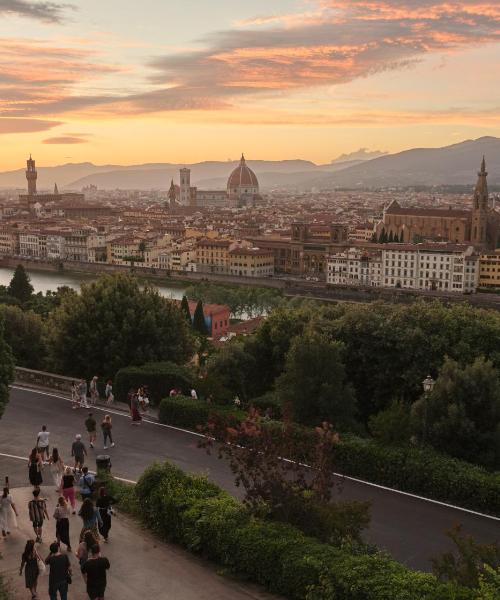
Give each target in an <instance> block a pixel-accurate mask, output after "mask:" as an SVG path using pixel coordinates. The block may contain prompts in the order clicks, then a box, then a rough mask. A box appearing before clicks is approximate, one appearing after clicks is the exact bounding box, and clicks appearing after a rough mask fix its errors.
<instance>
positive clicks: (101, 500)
mask: <svg viewBox="0 0 500 600" xmlns="http://www.w3.org/2000/svg"><path fill="white" fill-rule="evenodd" d="M115 502H116V501H115V499H114V498H113V496H110V495H109V494H108V493H107V491H106V488H105V487H103V486H101V487H100V488H99V495H98V497H97V501H96V503H95V504H96V506H97V508H98V509H99V512H100V514H101V520H102V525H100V526H99V533H100V534H101V535H102V537H103V538H104V541H105V542H106V543H107V542H108V538H109V530H110V529H111V515H112V514H113V508H112V506H113V504H115Z"/></svg>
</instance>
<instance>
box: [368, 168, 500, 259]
mask: <svg viewBox="0 0 500 600" xmlns="http://www.w3.org/2000/svg"><path fill="white" fill-rule="evenodd" d="M487 177H488V173H487V171H486V162H485V159H484V158H483V161H482V163H481V169H480V171H479V173H478V179H477V183H476V187H475V190H474V195H473V198H472V206H471V209H470V210H454V209H437V208H436V209H421V208H403V207H401V206H400V204H399V203H398V202H397V201H396V200H394V201H392V202H391V203H390V204H389V206H387V207H386V208H385V209H384V214H383V218H382V220H381V221H380V222H379V223H377V225H376V229H375V232H376V234H377V236H378V237H379V236H380V234H381V233H382V232H383V231H385V233H386V234H387V235H388V236H389V235H390V233H391V232H392V234H393V236H394V235H397V236H398V239H399V240H400V241H401V242H405V243H410V244H411V243H414V242H422V241H429V240H432V241H448V242H453V243H457V244H461V243H464V242H471V243H472V244H474V245H475V246H478V247H480V248H495V247H496V246H497V244H498V235H499V233H500V228H499V225H500V218H499V214H498V213H497V212H496V211H495V210H494V209H493V208H491V206H490V202H489V197H488V183H487Z"/></svg>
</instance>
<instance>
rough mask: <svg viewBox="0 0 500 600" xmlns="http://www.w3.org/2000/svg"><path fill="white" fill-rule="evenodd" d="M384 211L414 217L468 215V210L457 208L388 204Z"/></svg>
mask: <svg viewBox="0 0 500 600" xmlns="http://www.w3.org/2000/svg"><path fill="white" fill-rule="evenodd" d="M385 213H386V214H387V215H408V216H415V217H438V218H442V219H449V218H467V217H469V216H470V211H468V210H457V209H451V208H448V209H446V208H400V207H398V206H392V205H391V206H390V207H389V208H388V209H387V210H386V211H385Z"/></svg>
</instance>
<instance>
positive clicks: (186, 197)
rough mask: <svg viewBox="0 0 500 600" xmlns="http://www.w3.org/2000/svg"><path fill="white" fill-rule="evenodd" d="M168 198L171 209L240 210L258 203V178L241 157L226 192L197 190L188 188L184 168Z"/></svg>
mask: <svg viewBox="0 0 500 600" xmlns="http://www.w3.org/2000/svg"><path fill="white" fill-rule="evenodd" d="M168 198H169V205H170V207H171V208H174V206H175V204H176V203H177V204H178V205H180V206H182V207H186V206H188V207H191V208H205V207H220V208H223V207H230V208H242V207H245V206H255V205H256V204H257V203H258V201H259V200H260V199H261V197H260V195H259V182H258V180H257V176H256V175H255V173H254V172H253V171H252V169H250V167H249V166H248V165H247V163H246V160H245V157H244V156H243V154H242V155H241V160H240V163H239V165H238V166H237V167H236V168H235V169H234V170H233V172H232V173H231V175H230V176H229V179H228V181H227V187H226V189H225V190H199V189H198V188H196V187H193V186H191V170H190V169H187V168H183V169H181V170H180V185H179V186H176V185H175V184H174V182H173V181H172V183H171V185H170V189H169V192H168Z"/></svg>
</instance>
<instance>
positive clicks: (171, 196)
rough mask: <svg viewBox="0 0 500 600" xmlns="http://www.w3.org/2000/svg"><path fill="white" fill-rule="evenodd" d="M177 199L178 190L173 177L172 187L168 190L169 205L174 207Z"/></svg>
mask: <svg viewBox="0 0 500 600" xmlns="http://www.w3.org/2000/svg"><path fill="white" fill-rule="evenodd" d="M176 201H177V192H176V190H175V184H174V180H173V179H172V181H171V182H170V189H169V190H168V205H169V206H170V208H173V207H174V206H175V203H176Z"/></svg>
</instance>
